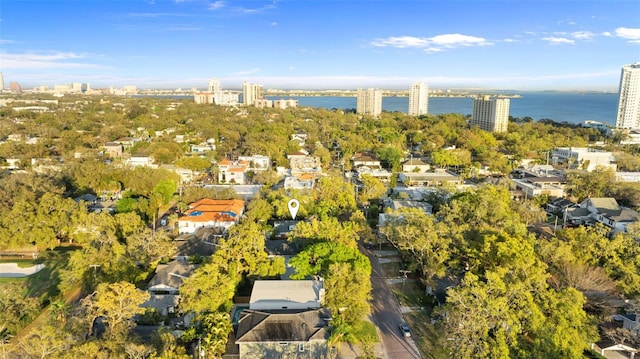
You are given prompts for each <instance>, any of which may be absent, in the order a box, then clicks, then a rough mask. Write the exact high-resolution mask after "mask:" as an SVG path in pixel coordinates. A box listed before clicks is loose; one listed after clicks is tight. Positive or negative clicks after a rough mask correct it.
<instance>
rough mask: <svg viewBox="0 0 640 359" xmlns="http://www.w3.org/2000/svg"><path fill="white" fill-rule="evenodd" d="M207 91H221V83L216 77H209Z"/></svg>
mask: <svg viewBox="0 0 640 359" xmlns="http://www.w3.org/2000/svg"><path fill="white" fill-rule="evenodd" d="M207 92H214V93H215V92H222V84H220V81H219V80H218V79H209V86H207Z"/></svg>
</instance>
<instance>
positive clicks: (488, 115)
mask: <svg viewBox="0 0 640 359" xmlns="http://www.w3.org/2000/svg"><path fill="white" fill-rule="evenodd" d="M508 123H509V99H508V98H491V97H490V96H486V95H485V96H482V97H479V98H475V99H473V114H472V115H471V126H478V127H480V128H481V129H483V130H485V131H490V132H507V125H508Z"/></svg>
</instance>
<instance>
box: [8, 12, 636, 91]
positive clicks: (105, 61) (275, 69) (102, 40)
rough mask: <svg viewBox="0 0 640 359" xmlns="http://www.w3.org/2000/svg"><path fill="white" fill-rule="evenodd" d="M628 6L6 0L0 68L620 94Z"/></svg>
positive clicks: (294, 84)
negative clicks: (614, 92)
mask: <svg viewBox="0 0 640 359" xmlns="http://www.w3.org/2000/svg"><path fill="white" fill-rule="evenodd" d="M639 15H640V3H638V2H636V1H630V0H629V1H627V0H617V1H597V0H587V1H580V2H578V1H575V0H562V1H555V2H551V1H522V2H520V1H519V2H515V3H514V2H510V1H506V0H492V1H472V0H454V1H449V2H444V1H431V0H426V1H387V0H381V1H371V2H362V1H355V0H349V1H340V0H334V1H328V2H318V1H259V0H255V1H204V0H175V1H168V0H167V1H162V0H147V1H142V0H141V1H135V2H134V1H131V2H93V1H84V2H82V1H36V0H34V1H17V0H8V1H3V5H2V12H1V13H0V45H2V46H1V50H0V71H2V72H3V74H4V80H5V82H8V81H14V82H19V83H20V84H21V85H22V87H23V88H31V87H34V86H41V85H47V86H53V85H54V84H63V83H71V82H81V83H88V84H91V87H92V88H106V87H109V86H114V87H118V86H125V85H136V86H138V87H139V88H177V87H182V88H191V87H197V88H206V85H207V83H208V80H209V79H210V78H217V79H218V80H219V81H220V82H221V83H222V86H223V88H225V89H239V88H242V84H243V82H245V81H248V82H251V83H255V84H260V85H262V86H264V88H265V89H269V88H281V89H310V90H315V89H318V90H321V89H357V88H369V87H375V88H382V89H408V88H409V86H410V85H411V84H412V83H415V82H425V83H426V84H427V85H428V86H429V87H430V88H434V89H437V88H440V89H443V88H475V89H496V90H499V89H509V90H518V91H536V90H563V91H566V90H578V91H580V90H585V91H586V90H595V91H617V90H618V85H619V76H620V67H621V66H623V65H625V64H630V63H635V62H637V61H640V16H639Z"/></svg>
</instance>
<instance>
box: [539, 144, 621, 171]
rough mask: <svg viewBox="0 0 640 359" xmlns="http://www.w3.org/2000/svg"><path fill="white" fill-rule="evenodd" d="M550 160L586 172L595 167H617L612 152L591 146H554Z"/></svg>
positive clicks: (614, 168)
mask: <svg viewBox="0 0 640 359" xmlns="http://www.w3.org/2000/svg"><path fill="white" fill-rule="evenodd" d="M551 159H552V161H553V162H554V163H555V164H560V163H562V164H566V165H567V167H568V168H570V169H584V170H586V171H588V172H591V171H593V170H594V169H596V167H606V168H611V169H613V170H614V171H615V170H616V169H617V165H616V163H615V158H614V157H613V154H612V153H611V152H608V151H602V150H599V149H597V148H591V147H556V148H554V149H553V153H552V158H551Z"/></svg>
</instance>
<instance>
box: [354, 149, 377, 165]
mask: <svg viewBox="0 0 640 359" xmlns="http://www.w3.org/2000/svg"><path fill="white" fill-rule="evenodd" d="M351 165H352V166H353V168H356V169H357V168H358V167H361V166H365V167H369V168H382V164H381V163H380V160H379V159H378V157H376V155H375V154H374V153H373V152H370V151H364V152H358V153H356V154H354V155H353V156H351Z"/></svg>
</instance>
